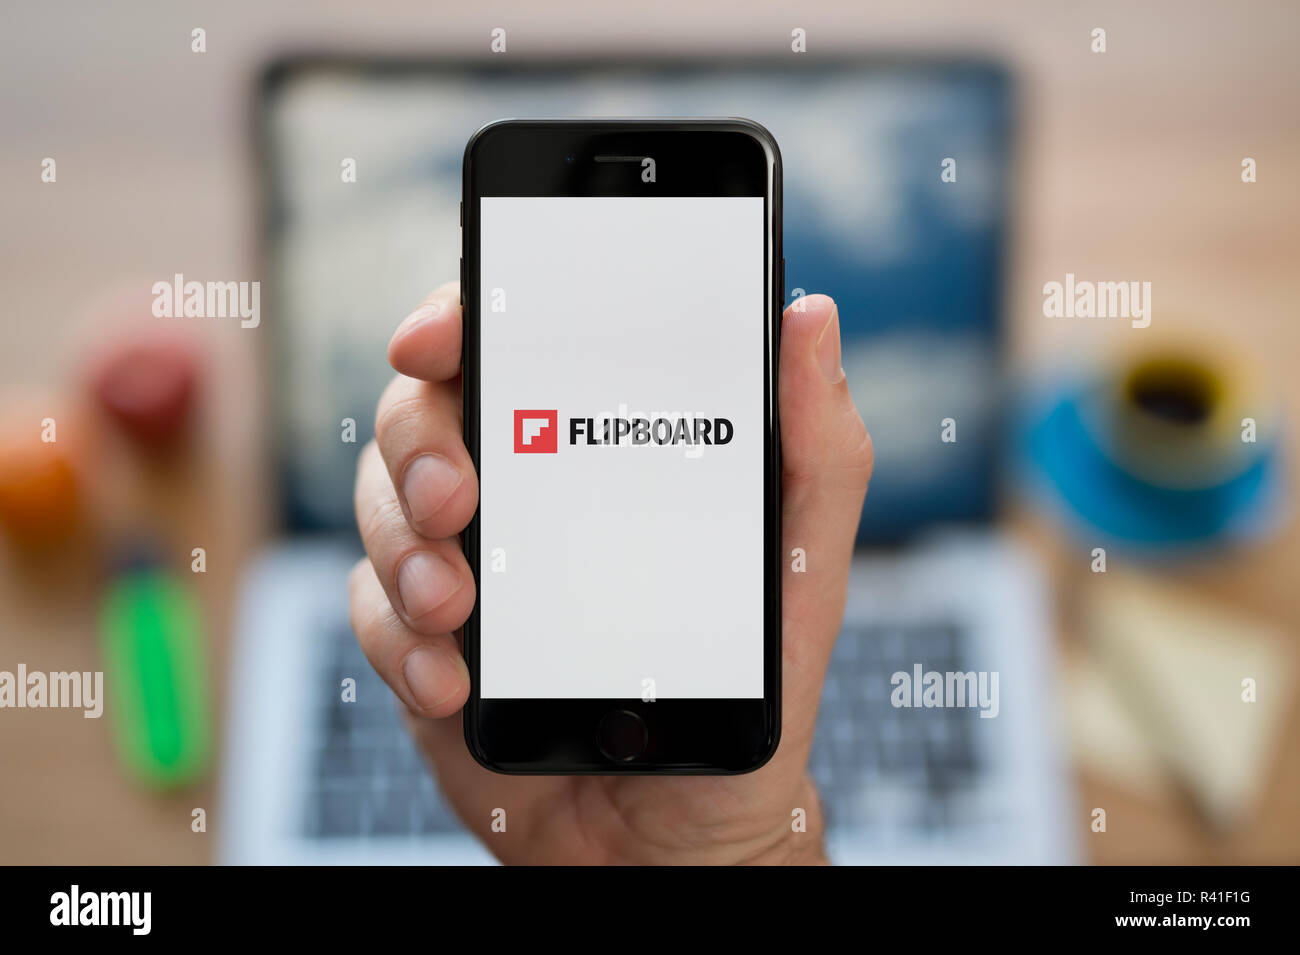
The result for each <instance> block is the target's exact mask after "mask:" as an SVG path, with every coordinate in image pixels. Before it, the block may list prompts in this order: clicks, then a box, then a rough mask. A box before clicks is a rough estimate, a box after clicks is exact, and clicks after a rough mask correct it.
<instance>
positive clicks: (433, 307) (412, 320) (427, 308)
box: [393, 302, 442, 338]
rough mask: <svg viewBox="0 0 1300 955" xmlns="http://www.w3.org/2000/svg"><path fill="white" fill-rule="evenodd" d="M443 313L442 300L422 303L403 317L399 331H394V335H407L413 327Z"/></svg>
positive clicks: (398, 327)
mask: <svg viewBox="0 0 1300 955" xmlns="http://www.w3.org/2000/svg"><path fill="white" fill-rule="evenodd" d="M441 313H442V302H426V303H425V304H424V305H421V306H420V307H419V308H417V309H416V310H415V311H414V312H412V313H411V314H410V315H407V316H406V318H404V319H402V324H400V325H398V326H397V331H395V332H393V337H394V338H396V337H397V336H398V335H405V334H406V333H407V332H409V331H411V329H413V328H415V327H416V326H418V325H423V324H424V323H425V322H427V321H429V320H430V319H434V318H437V317H438V316H439V315H440V314H441Z"/></svg>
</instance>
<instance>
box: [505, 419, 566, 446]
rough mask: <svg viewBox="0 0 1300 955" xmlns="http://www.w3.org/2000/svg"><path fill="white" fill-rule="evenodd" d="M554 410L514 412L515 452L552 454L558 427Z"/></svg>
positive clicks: (556, 440)
mask: <svg viewBox="0 0 1300 955" xmlns="http://www.w3.org/2000/svg"><path fill="white" fill-rule="evenodd" d="M556 416H557V412H555V411H516V412H515V454H554V453H555V451H556V444H557V442H558V436H559V428H558V427H557V426H556Z"/></svg>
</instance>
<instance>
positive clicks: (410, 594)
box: [397, 550, 461, 620]
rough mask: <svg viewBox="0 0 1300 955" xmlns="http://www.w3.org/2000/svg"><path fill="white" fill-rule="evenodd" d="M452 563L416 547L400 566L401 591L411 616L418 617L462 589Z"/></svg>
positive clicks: (416, 618) (403, 602) (398, 590)
mask: <svg viewBox="0 0 1300 955" xmlns="http://www.w3.org/2000/svg"><path fill="white" fill-rule="evenodd" d="M460 586H461V584H460V575H459V574H458V573H456V571H455V569H454V568H453V567H452V566H451V564H449V563H447V562H446V561H445V560H443V559H442V558H441V557H439V556H438V555H437V554H433V553H430V552H429V551H427V550H421V551H416V552H415V553H414V554H412V555H411V556H410V557H408V558H406V560H404V561H402V565H401V566H400V567H398V568H397V594H398V596H399V597H401V598H402V609H403V610H404V611H405V612H406V617H407V619H408V620H418V619H419V618H420V617H423V616H424V615H425V614H427V613H428V612H429V611H431V610H434V609H436V608H438V607H440V606H442V605H443V604H444V603H446V602H447V598H449V597H450V596H451V595H452V594H454V593H455V592H456V591H458V590H460Z"/></svg>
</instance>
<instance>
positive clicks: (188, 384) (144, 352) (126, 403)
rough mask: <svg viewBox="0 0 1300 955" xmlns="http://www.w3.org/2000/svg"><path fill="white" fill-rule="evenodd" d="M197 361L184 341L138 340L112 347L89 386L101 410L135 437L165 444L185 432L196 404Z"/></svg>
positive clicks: (157, 443)
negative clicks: (114, 348) (115, 347)
mask: <svg viewBox="0 0 1300 955" xmlns="http://www.w3.org/2000/svg"><path fill="white" fill-rule="evenodd" d="M197 385H198V362H197V360H196V359H195V356H194V353H193V351H192V350H191V349H190V348H189V347H187V346H186V345H184V344H182V343H180V342H171V341H168V342H147V343H146V342H137V343H129V344H124V345H120V346H118V347H117V349H116V350H114V351H111V352H110V353H109V354H108V355H107V356H106V357H105V358H104V359H103V360H102V362H101V363H100V365H99V367H98V370H97V371H96V372H95V373H94V376H93V379H92V384H91V388H92V391H93V392H94V395H95V398H96V399H97V400H98V401H99V403H100V405H101V406H102V407H103V409H104V410H105V411H106V412H108V414H109V415H110V416H111V417H112V418H113V419H114V420H116V421H117V422H118V424H120V425H121V426H122V428H123V429H124V430H125V431H127V432H128V433H129V434H130V435H132V436H133V437H134V438H136V439H137V440H139V441H141V442H143V443H145V444H148V445H154V446H158V445H165V444H170V443H171V442H172V441H173V440H175V438H176V436H177V435H178V434H179V433H180V432H181V431H182V430H183V428H184V426H185V424H186V423H187V420H188V418H189V416H190V411H191V409H192V407H193V405H194V396H195V392H196V391H197Z"/></svg>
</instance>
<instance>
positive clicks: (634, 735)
mask: <svg viewBox="0 0 1300 955" xmlns="http://www.w3.org/2000/svg"><path fill="white" fill-rule="evenodd" d="M649 741H650V733H649V732H648V731H647V730H646V725H645V720H643V719H641V717H639V716H637V715H636V714H635V713H633V712H632V711H631V710H611V711H610V712H608V713H606V714H605V715H604V717H603V718H602V719H601V721H600V723H599V724H598V725H597V727H596V745H597V746H599V747H600V751H601V752H602V753H604V754H605V756H606V757H607V758H608V759H611V760H613V761H614V762H616V763H625V762H627V761H628V760H629V759H636V758H637V757H638V756H640V755H641V754H642V753H643V752H645V748H646V744H647V743H648V742H649Z"/></svg>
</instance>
